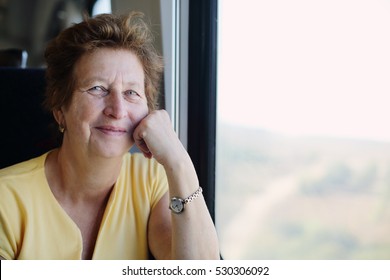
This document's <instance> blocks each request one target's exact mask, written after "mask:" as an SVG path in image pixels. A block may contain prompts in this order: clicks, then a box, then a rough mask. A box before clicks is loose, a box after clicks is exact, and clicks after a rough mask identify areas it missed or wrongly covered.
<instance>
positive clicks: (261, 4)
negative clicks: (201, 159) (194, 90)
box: [216, 0, 390, 259]
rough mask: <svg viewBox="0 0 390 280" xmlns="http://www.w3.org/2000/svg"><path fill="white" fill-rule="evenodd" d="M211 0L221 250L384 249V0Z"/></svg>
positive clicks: (388, 59) (387, 146) (255, 253)
mask: <svg viewBox="0 0 390 280" xmlns="http://www.w3.org/2000/svg"><path fill="white" fill-rule="evenodd" d="M218 5H219V6H218V11H219V14H218V24H219V27H218V91H217V98H218V99H217V104H218V105H217V107H218V109H217V140H216V149H217V150H216V154H217V157H216V223H217V229H218V232H219V236H220V241H221V253H222V255H223V257H224V258H226V259H389V258H390V222H389V221H390V130H389V129H388V127H387V121H388V120H389V119H390V110H388V104H389V101H390V98H389V92H390V83H389V77H390V67H389V65H390V52H389V49H390V35H389V34H390V3H389V1H385V0H363V1H352V0H337V1H336V0H331V1H307V0H297V1H289V0H278V1H257V0H241V1H235V0H223V1H219V2H218Z"/></svg>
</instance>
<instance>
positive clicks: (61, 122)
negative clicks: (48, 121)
mask: <svg viewBox="0 0 390 280" xmlns="http://www.w3.org/2000/svg"><path fill="white" fill-rule="evenodd" d="M53 116H54V119H55V120H56V122H57V123H58V129H59V130H60V131H61V133H62V132H64V130H65V129H66V122H65V117H64V113H63V112H62V109H54V110H53Z"/></svg>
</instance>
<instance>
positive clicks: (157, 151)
mask: <svg viewBox="0 0 390 280" xmlns="http://www.w3.org/2000/svg"><path fill="white" fill-rule="evenodd" d="M133 137H134V141H135V144H136V145H137V147H138V148H139V149H140V150H141V152H142V153H143V154H144V155H145V156H146V157H148V158H151V157H154V158H155V159H156V160H157V161H158V162H159V163H160V164H162V165H164V166H167V165H168V166H169V165H170V164H173V163H174V162H175V161H177V160H178V159H180V158H181V157H184V156H185V155H186V151H185V149H184V147H183V145H182V144H181V142H180V140H179V138H178V136H177V134H176V133H175V131H174V130H173V127H172V124H171V120H170V118H169V115H168V113H167V112H166V111H165V110H156V111H152V112H151V113H150V114H149V115H147V116H146V117H145V118H144V119H143V120H142V121H141V122H140V123H139V125H138V126H137V127H136V129H135V130H134V133H133Z"/></svg>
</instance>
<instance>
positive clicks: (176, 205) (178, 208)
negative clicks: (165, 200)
mask: <svg viewBox="0 0 390 280" xmlns="http://www.w3.org/2000/svg"><path fill="white" fill-rule="evenodd" d="M169 208H171V210H172V211H173V212H175V213H181V212H183V210H184V201H183V200H182V199H180V198H177V197H173V198H172V199H171V205H170V207H169Z"/></svg>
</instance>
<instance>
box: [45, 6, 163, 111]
mask: <svg viewBox="0 0 390 280" xmlns="http://www.w3.org/2000/svg"><path fill="white" fill-rule="evenodd" d="M100 48H112V49H125V50H130V51H132V52H134V53H135V54H136V55H137V57H138V58H139V59H140V61H141V63H142V66H143V69H144V74H145V94H146V98H147V102H148V107H149V110H154V109H156V108H157V102H158V93H159V86H160V79H161V74H162V71H163V63H162V58H161V57H160V56H159V55H158V54H157V52H156V50H155V48H154V46H153V35H152V32H151V31H150V29H149V27H148V25H147V24H146V23H145V21H144V20H143V14H142V13H139V12H131V13H130V14H128V15H121V16H118V15H113V14H102V15H98V16H96V17H94V18H86V19H85V20H84V21H83V22H81V23H78V24H75V25H73V26H71V27H69V28H68V29H65V30H64V31H63V32H61V33H60V34H59V35H58V36H57V37H56V38H55V39H53V40H52V41H51V42H50V43H49V44H48V46H47V48H46V51H45V59H46V63H47V70H46V83H47V86H46V98H45V102H44V105H45V107H46V108H47V109H48V110H50V111H52V110H54V109H60V108H61V107H62V106H65V107H68V106H69V104H70V102H71V100H72V93H73V90H74V86H75V79H76V78H75V77H74V76H73V69H74V65H75V64H76V62H77V61H78V60H79V59H80V58H81V57H82V56H83V55H84V54H85V53H87V52H91V51H94V50H96V49H100Z"/></svg>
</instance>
